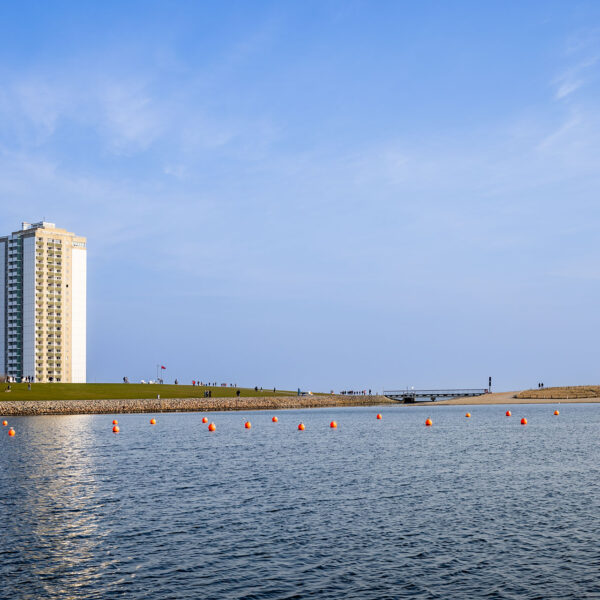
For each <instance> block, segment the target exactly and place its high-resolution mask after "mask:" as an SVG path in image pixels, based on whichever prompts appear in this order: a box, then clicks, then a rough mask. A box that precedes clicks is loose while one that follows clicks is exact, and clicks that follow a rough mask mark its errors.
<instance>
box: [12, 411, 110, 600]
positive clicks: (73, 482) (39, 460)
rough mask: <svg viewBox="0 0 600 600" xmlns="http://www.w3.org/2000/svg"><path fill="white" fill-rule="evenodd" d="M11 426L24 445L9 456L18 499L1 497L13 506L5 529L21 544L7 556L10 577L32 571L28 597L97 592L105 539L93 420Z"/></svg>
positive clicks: (34, 421)
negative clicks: (99, 555) (99, 510)
mask: <svg viewBox="0 0 600 600" xmlns="http://www.w3.org/2000/svg"><path fill="white" fill-rule="evenodd" d="M11 423H15V426H16V427H18V431H19V436H20V437H21V438H22V443H20V444H15V445H14V446H12V447H11V448H10V451H11V454H12V456H10V458H9V457H8V456H7V457H6V458H8V459H9V460H7V462H6V465H5V466H6V473H5V477H4V478H3V479H4V480H5V481H10V482H11V483H12V493H11V494H10V495H8V494H6V495H3V499H4V500H9V502H10V504H9V507H10V512H9V513H8V515H7V517H8V518H6V520H5V529H4V531H5V532H6V539H7V540H12V541H13V542H15V541H17V540H18V545H17V547H14V546H13V548H12V552H9V556H8V557H7V556H4V557H3V558H4V560H3V569H6V570H7V571H8V572H9V573H10V572H12V571H13V569H14V571H19V570H21V569H23V568H24V567H25V566H26V570H27V573H28V579H29V583H30V586H31V591H30V592H29V593H27V594H25V595H23V596H22V597H31V598H36V597H37V598H41V597H44V598H75V597H78V595H77V590H84V589H86V588H87V589H92V588H93V587H95V584H96V581H97V580H98V579H99V578H100V577H101V576H102V568H104V567H105V566H106V565H105V564H102V565H99V564H98V563H97V560H96V555H95V549H96V548H97V546H98V544H99V543H101V539H102V537H103V533H102V528H101V526H100V524H99V515H98V513H97V512H96V511H94V510H90V508H91V507H93V506H94V497H95V496H96V494H97V489H98V484H97V481H96V470H95V466H94V462H93V455H94V451H93V448H94V444H95V443H96V442H95V436H94V430H93V418H92V417H91V416H87V415H82V416H66V417H57V418H52V417H31V418H27V419H23V418H21V419H14V420H11ZM6 545H7V546H8V545H9V544H6ZM3 546H4V544H3ZM4 552H5V553H6V552H7V549H6V548H4ZM11 557H12V558H13V560H10V559H11ZM99 567H100V568H99Z"/></svg>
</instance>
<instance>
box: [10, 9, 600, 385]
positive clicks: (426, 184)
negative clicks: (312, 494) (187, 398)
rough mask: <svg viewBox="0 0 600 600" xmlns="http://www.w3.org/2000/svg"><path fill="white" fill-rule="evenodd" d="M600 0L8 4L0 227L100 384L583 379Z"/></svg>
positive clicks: (599, 124) (598, 138)
mask: <svg viewBox="0 0 600 600" xmlns="http://www.w3.org/2000/svg"><path fill="white" fill-rule="evenodd" d="M599 60H600V5H599V4H598V3H597V2H454V3H450V2H352V1H347V2H327V1H319V2H316V1H315V2H309V1H306V2H202V3H201V2H183V1H181V2H104V3H89V2H88V3H84V2H53V3H47V2H20V3H12V4H10V3H4V4H3V5H2V6H1V7H0V77H1V80H2V86H0V199H1V202H2V211H1V213H0V227H1V231H4V232H8V231H12V230H15V229H17V228H18V226H19V224H20V222H21V221H22V220H28V221H34V220H40V219H42V218H46V219H47V220H50V221H53V222H56V223H57V224H58V225H59V226H64V227H66V228H68V229H70V230H72V231H75V232H77V233H79V234H81V235H86V236H87V237H88V261H89V262H88V269H89V279H88V376H89V380H90V381H116V380H119V379H120V378H121V377H122V376H123V375H128V376H129V377H130V379H132V380H136V379H142V378H144V379H148V378H149V377H153V374H154V373H155V368H156V364H157V363H161V364H164V365H166V366H167V367H168V370H167V372H166V373H167V379H169V380H170V379H173V378H175V377H178V378H179V380H180V381H188V380H191V379H195V378H200V379H202V380H205V381H206V380H211V381H218V382H235V383H238V384H239V385H249V386H254V385H259V386H265V387H267V386H274V385H276V386H278V387H287V388H291V389H295V388H296V387H302V388H303V389H314V390H329V389H336V390H339V389H344V388H359V389H362V388H372V389H382V388H389V387H404V386H407V385H408V386H411V385H414V386H473V387H477V386H484V385H486V383H487V377H488V375H492V376H493V377H494V383H495V388H496V389H505V390H507V389H517V388H523V387H528V386H534V387H535V386H536V385H537V382H538V381H544V382H545V383H546V385H552V384H577V383H599V382H600V381H599V380H600V375H599V374H598V364H599V360H598V359H599V356H598V348H597V342H596V333H597V331H598V329H599V327H600V316H599V315H600V311H599V310H598V300H599V291H600V243H599V241H598V240H599V237H598V225H599V223H600V219H599V217H600V195H599V192H600V169H599V167H600V104H599V98H600V89H599V88H600V85H599V73H600V62H599Z"/></svg>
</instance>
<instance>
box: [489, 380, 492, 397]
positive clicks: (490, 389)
mask: <svg viewBox="0 0 600 600" xmlns="http://www.w3.org/2000/svg"><path fill="white" fill-rule="evenodd" d="M488 385H489V387H488V391H489V392H490V394H491V393H492V378H491V377H490V380H489V382H488Z"/></svg>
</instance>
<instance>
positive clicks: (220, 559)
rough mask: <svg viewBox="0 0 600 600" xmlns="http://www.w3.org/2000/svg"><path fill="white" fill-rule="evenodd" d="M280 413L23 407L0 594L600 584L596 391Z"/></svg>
mask: <svg viewBox="0 0 600 600" xmlns="http://www.w3.org/2000/svg"><path fill="white" fill-rule="evenodd" d="M507 408H510V409H511V410H512V413H513V416H512V417H510V418H507V417H506V416H505V414H504V413H505V411H506V409H507ZM555 408H558V409H559V410H560V415H559V416H554V415H553V411H554V410H555ZM0 410H1V409H0ZM467 410H468V411H469V412H470V413H471V415H472V417H471V418H470V419H467V418H465V412H466V411H467ZM377 412H381V413H382V414H383V419H382V420H376V418H375V416H376V414H377ZM273 414H275V413H273V412H245V413H241V412H239V413H238V412H229V413H209V414H207V416H208V417H209V420H210V421H214V423H215V424H216V426H217V430H216V432H214V433H209V432H208V430H207V425H206V424H203V423H202V422H201V419H202V416H204V415H203V414H201V413H177V414H156V415H146V414H135V415H117V416H116V418H117V419H118V420H119V427H120V433H119V434H117V435H115V434H113V433H112V419H113V415H94V416H56V417H51V416H48V417H21V418H10V419H9V424H10V425H12V426H14V427H15V429H16V431H17V435H16V436H15V437H14V438H9V437H8V434H7V428H1V429H0V460H1V462H0V467H1V469H0V526H1V537H0V573H1V574H2V586H1V588H0V590H1V591H0V597H6V598H11V599H15V598H31V599H36V600H37V599H41V598H52V599H53V598H60V599H79V598H119V597H122V598H132V599H140V600H141V599H148V598H156V599H161V600H162V599H166V598H177V599H196V598H207V599H208V598H214V599H219V600H221V599H228V598H253V599H263V598H264V599H266V598H290V599H291V598H356V599H361V600H362V599H371V598H372V599H382V598H518V599H527V598H531V599H533V598H577V599H579V598H600V576H599V572H600V571H599V569H600V512H599V509H600V494H599V490H598V483H599V474H600V473H599V471H600V453H599V441H598V440H599V439H600V438H599V435H600V405H593V404H588V405H584V404H580V405H571V404H565V405H535V406H512V407H507V406H471V407H460V406H409V407H406V406H392V407H389V406H386V407H381V408H372V407H369V408H362V407H361V408H337V409H314V410H302V411H300V410H299V411H294V410H288V411H278V412H277V416H278V417H279V422H278V423H272V422H271V417H272V415H273ZM151 416H155V417H156V419H157V424H156V425H155V426H151V425H150V424H149V419H150V417H151ZM522 416H525V417H527V419H528V423H529V424H528V425H527V426H522V425H520V419H521V417H522ZM427 417H430V418H431V419H432V420H433V426H432V427H425V425H424V423H425V419H426V418H427ZM248 419H249V420H250V421H251V423H252V428H251V429H245V428H244V422H245V421H246V420H248ZM332 419H335V420H336V421H337V423H338V428H337V429H330V428H329V423H330V421H331V420H332ZM300 422H304V424H305V425H306V430H305V431H298V429H297V426H298V423H300Z"/></svg>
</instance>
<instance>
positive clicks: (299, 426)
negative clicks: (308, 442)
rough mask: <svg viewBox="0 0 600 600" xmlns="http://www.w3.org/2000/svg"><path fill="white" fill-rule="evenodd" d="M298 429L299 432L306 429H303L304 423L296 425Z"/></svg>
mask: <svg viewBox="0 0 600 600" xmlns="http://www.w3.org/2000/svg"><path fill="white" fill-rule="evenodd" d="M298 429H299V430H300V431H304V430H305V429H306V427H304V423H300V425H298Z"/></svg>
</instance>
